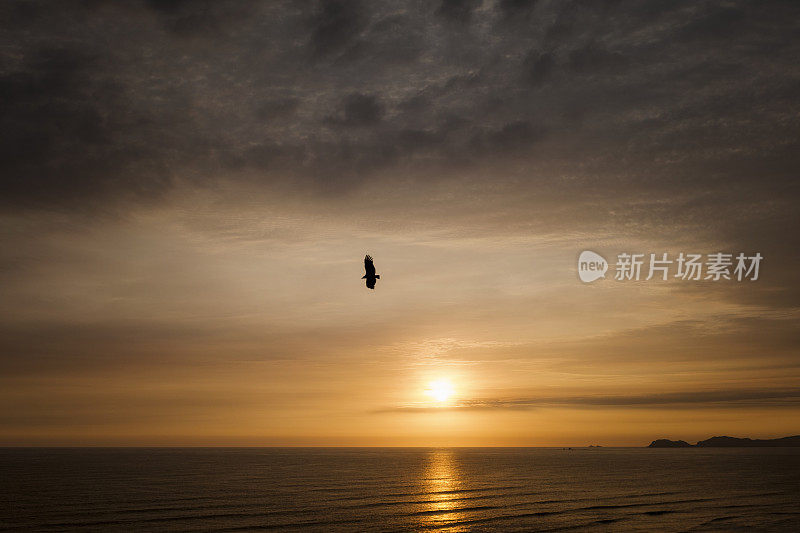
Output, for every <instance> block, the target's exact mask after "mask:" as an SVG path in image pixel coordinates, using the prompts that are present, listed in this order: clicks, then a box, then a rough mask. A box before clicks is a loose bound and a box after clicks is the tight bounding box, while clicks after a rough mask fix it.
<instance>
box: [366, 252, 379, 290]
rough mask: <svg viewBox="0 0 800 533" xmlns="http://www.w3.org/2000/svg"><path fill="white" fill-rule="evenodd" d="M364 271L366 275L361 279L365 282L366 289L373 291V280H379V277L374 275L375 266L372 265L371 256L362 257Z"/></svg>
mask: <svg viewBox="0 0 800 533" xmlns="http://www.w3.org/2000/svg"><path fill="white" fill-rule="evenodd" d="M364 270H366V271H367V273H366V274H365V275H364V277H362V278H361V279H365V280H367V287H368V288H370V289H374V288H375V280H379V279H381V277H380V276H379V275H377V274H376V273H375V265H374V264H373V263H372V256H369V255H365V256H364Z"/></svg>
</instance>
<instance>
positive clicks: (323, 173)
mask: <svg viewBox="0 0 800 533" xmlns="http://www.w3.org/2000/svg"><path fill="white" fill-rule="evenodd" d="M43 6H44V4H38V3H36V2H25V3H18V2H8V3H6V4H5V6H4V7H3V10H4V15H7V16H5V17H4V20H7V21H9V22H8V28H7V30H8V31H7V39H8V43H9V48H8V50H9V52H8V53H7V54H6V55H5V56H3V58H2V61H3V62H2V66H1V67H0V90H2V92H3V105H4V118H3V124H2V126H3V140H2V141H3V142H2V145H3V150H4V152H3V155H4V157H3V161H4V168H3V178H2V182H0V187H2V190H3V191H4V193H5V194H4V195H3V198H4V199H5V201H6V204H5V205H6V208H7V209H10V208H11V207H12V206H13V207H14V208H17V209H19V208H36V209H41V208H50V207H53V206H59V207H61V208H68V209H73V210H84V209H86V208H88V207H92V206H97V205H98V204H103V203H107V204H110V203H116V204H121V205H122V206H123V207H124V206H125V205H129V204H130V203H136V202H143V201H150V200H152V199H154V198H159V197H161V196H162V195H163V194H164V193H165V192H168V191H170V190H172V189H173V188H174V187H176V186H178V185H179V184H178V183H177V182H176V180H175V179H174V178H175V176H176V175H179V176H181V180H180V186H186V185H187V182H188V185H189V186H190V187H191V186H194V187H203V186H206V185H207V184H208V183H209V182H212V183H213V182H215V181H218V180H219V179H220V178H219V176H221V175H223V176H225V178H224V179H226V180H233V181H236V180H240V181H247V180H253V177H252V173H250V172H249V171H248V170H247V169H252V168H256V169H259V170H260V171H261V172H260V173H259V175H258V177H257V180H255V182H256V183H260V184H263V186H264V188H265V190H268V189H269V188H270V187H274V186H276V185H280V186H282V187H285V189H286V190H287V191H289V192H294V193H298V192H301V191H306V190H313V191H315V192H316V193H318V194H320V195H321V196H323V197H324V196H328V195H332V196H336V195H338V194H341V193H342V192H348V191H353V190H356V189H357V188H358V187H360V186H363V185H364V184H365V183H369V182H375V181H376V180H378V181H381V182H383V183H385V184H386V185H387V186H389V187H391V186H393V185H394V183H395V182H394V179H395V176H396V174H397V173H404V174H408V173H409V171H412V172H411V173H413V174H415V175H423V174H424V175H426V176H437V179H442V180H443V179H453V178H456V179H459V180H461V181H462V182H465V183H466V182H474V181H480V180H481V179H485V178H480V177H478V176H476V175H474V174H478V175H483V176H485V175H486V173H491V174H492V175H493V176H494V177H493V179H494V180H496V181H505V182H508V183H515V184H520V185H522V186H523V187H524V188H527V189H529V190H531V191H534V190H537V189H538V188H541V187H543V186H545V187H547V186H551V187H558V186H561V185H563V183H562V182H561V181H560V177H561V176H570V177H571V180H572V183H575V184H580V185H582V186H584V187H589V188H592V189H593V191H594V192H595V194H596V195H597V198H598V200H601V201H602V200H608V199H613V198H614V197H615V194H616V193H617V192H619V191H620V190H621V189H625V190H626V191H627V192H629V193H630V194H638V195H640V196H641V197H643V198H646V197H647V196H648V194H658V195H662V196H663V195H664V194H677V193H678V192H679V191H680V192H688V193H690V194H695V195H702V194H706V193H707V192H708V191H712V190H716V189H719V188H720V187H721V186H722V185H726V186H727V187H733V188H734V189H735V190H736V191H737V192H736V193H735V194H736V196H737V197H739V198H747V199H749V200H751V201H761V200H764V199H766V198H768V197H770V196H771V195H772V194H773V193H774V191H775V190H776V189H781V188H785V189H787V190H788V191H789V193H790V194H791V195H793V196H794V195H796V194H797V190H796V186H795V185H793V183H794V180H793V179H792V176H793V175H794V174H796V170H797V158H796V157H794V156H793V154H794V153H796V148H797V147H796V144H797V143H796V139H797V138H798V130H797V126H796V121H793V120H792V117H793V116H794V114H795V113H796V107H797V102H796V99H795V98H794V96H793V95H794V94H795V92H796V91H795V88H796V86H797V85H798V83H800V82H799V81H798V80H799V79H800V74H798V69H797V67H796V64H795V62H794V58H795V57H796V52H797V50H796V49H795V48H794V45H793V44H792V43H793V42H794V40H793V39H792V38H791V36H792V35H793V31H794V28H793V26H792V22H791V21H793V20H796V16H795V15H797V13H796V11H797V9H798V8H797V6H792V5H791V4H789V3H785V2H770V3H768V4H764V5H763V6H762V7H761V8H759V9H755V8H753V7H752V6H749V5H748V4H746V3H744V2H734V3H733V4H730V5H729V6H728V7H725V8H720V7H715V6H711V5H705V4H693V3H692V4H687V3H680V2H679V3H675V4H672V5H666V4H665V5H662V6H659V7H658V8H655V7H653V6H642V5H640V4H638V3H636V2H624V1H620V2H604V3H602V4H600V3H595V2H557V3H556V2H553V3H541V2H524V1H518V0H514V1H500V2H488V3H486V2H485V3H483V4H481V6H480V8H479V7H478V3H473V2H451V1H445V2H442V3H440V4H439V5H438V6H428V5H422V4H414V3H400V4H396V3H394V2H367V3H358V2H338V1H323V2H318V3H315V4H307V5H303V6H300V5H297V4H294V3H291V2H276V3H270V4H263V5H254V6H248V7H246V8H244V7H239V8H236V9H234V8H232V4H229V3H218V2H208V3H203V5H201V6H198V5H197V4H196V3H189V2H146V3H143V4H130V5H128V4H126V5H125V6H119V5H113V4H108V3H85V4H65V5H61V6H59V7H58V8H57V9H53V8H52V7H47V9H43ZM477 9H480V10H481V17H480V20H479V19H478V18H477V17H472V15H473V14H474V12H476V10H477ZM529 17H534V18H535V20H536V23H535V24H534V23H533V22H530V21H531V20H533V19H530V18H529ZM443 19H446V20H449V21H454V22H456V24H441V21H442V20H443ZM600 20H602V21H603V23H602V24H601V23H600V22H599V21H600ZM13 21H19V22H18V23H15V22H13ZM59 21H65V23H60V22H59ZM122 21H124V23H123V22H122ZM524 21H529V22H524ZM512 22H513V23H512ZM465 24H466V25H469V26H470V30H469V32H468V33H464V29H463V27H462V26H464V25H465ZM91 28H103V30H102V31H88V30H89V29H91ZM730 35H736V42H737V46H736V47H731V46H729V45H728V42H729V37H730ZM110 41H113V42H114V43H116V44H115V46H114V47H109V46H107V43H108V42H110ZM698 42H700V43H701V44H698ZM212 43H213V45H212ZM754 101H757V102H760V105H757V106H754V105H752V102H754ZM525 125H527V126H525ZM410 132H413V133H410ZM542 132H547V135H546V136H544V135H543V133H542ZM409 135H413V136H414V137H413V142H410V143H409V142H406V143H405V144H404V143H403V142H402V140H403V139H405V138H407V137H408V136H409ZM543 141H546V149H545V148H542V144H543ZM476 146H477V147H478V149H477V150H476ZM368 154H376V155H375V157H374V158H372V157H368ZM465 168H468V169H472V170H473V171H476V170H477V169H482V170H483V171H485V172H465ZM756 175H757V176H758V177H759V178H760V181H759V183H758V184H756V183H755V181H754V180H753V176H756ZM426 179H427V178H426ZM720 193H721V194H724V193H723V192H722V191H720ZM723 201H724V200H723V199H722V198H720V199H719V200H717V201H714V202H712V203H711V204H710V205H712V206H718V205H720V204H721V203H722V202H723ZM672 214H673V215H674V214H677V213H676V212H673V213H672Z"/></svg>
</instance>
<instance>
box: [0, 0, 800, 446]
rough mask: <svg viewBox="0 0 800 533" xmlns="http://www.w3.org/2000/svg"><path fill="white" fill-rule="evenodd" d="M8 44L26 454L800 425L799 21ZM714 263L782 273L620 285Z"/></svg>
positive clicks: (90, 37)
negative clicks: (635, 256)
mask: <svg viewBox="0 0 800 533" xmlns="http://www.w3.org/2000/svg"><path fill="white" fill-rule="evenodd" d="M0 21H2V22H0V24H2V26H3V32H2V35H1V36H0V44H1V46H0V93H1V94H2V97H1V98H0V107H2V113H0V138H1V139H2V141H0V150H2V157H0V166H1V167H2V168H0V188H2V194H0V235H2V247H0V332H1V333H0V445H188V446H192V445H248V446H249V445H254V446H262V445H263V446H271V445H365V446H371V445H380V446H406V445H412V446H417V445H419V446H443V445H453V446H487V445H496V446H506V445H508V446H553V445H555V446H559V445H565V446H575V445H588V444H602V445H636V446H638V445H646V444H648V443H649V442H650V441H651V440H653V439H656V438H661V437H667V438H675V439H685V440H688V441H691V442H694V441H696V440H699V439H705V438H708V437H710V436H712V435H719V434H727V435H735V436H742V437H744V436H750V437H754V438H755V437H761V438H767V437H779V436H785V435H794V434H798V433H800V283H798V272H799V271H800V270H799V269H800V232H798V228H800V209H799V208H798V201H800V186H799V183H798V176H800V156H798V154H800V63H798V57H800V39H799V38H798V35H800V4H798V3H795V2H788V1H777V0H774V1H766V2H746V1H730V2H702V1H699V2H698V1H689V0H687V1H674V2H667V1H650V2H644V1H630V0H615V1H577V0H570V1H563V2H562V1H547V0H539V1H533V0H527V1H526V0H497V1H496V0H484V1H480V0H461V1H458V0H444V1H443V2H438V1H437V2H422V1H406V2H400V1H396V0H391V1H390V0H385V1H366V0H365V1H363V2H361V3H357V2H334V1H323V2H316V3H314V2H279V1H276V2H263V3H259V2H252V3H251V2H224V1H212V0H209V1H202V2H188V1H180V0H173V1H150V2H146V1H143V2H124V3H122V2H119V3H114V2H104V1H85V2H70V3H66V2H64V3H62V2H59V3H47V2H36V1H8V2H3V3H2V4H0ZM583 250H593V251H595V252H597V253H599V254H602V255H603V256H604V257H606V258H607V259H608V260H609V261H610V262H611V263H612V270H610V271H609V273H608V274H607V279H604V280H598V281H596V282H593V283H582V282H581V281H580V280H579V278H578V273H577V258H578V255H579V254H580V253H581V251H583ZM720 251H723V252H727V253H733V254H738V253H739V252H744V253H746V254H748V255H752V254H755V253H756V252H759V253H760V254H761V255H762V256H763V257H764V259H763V261H762V263H761V269H760V275H759V279H758V280H757V281H749V280H745V281H741V282H738V281H735V280H732V281H727V280H720V281H716V282H715V281H688V280H680V279H671V280H669V281H660V280H656V279H653V280H650V281H638V282H636V281H617V280H615V279H613V263H614V262H615V261H616V257H617V254H619V253H622V252H627V253H646V254H649V253H657V254H661V253H669V254H670V255H671V256H677V254H678V253H680V252H685V253H699V254H704V255H705V254H710V253H714V252H720ZM367 253H369V254H371V255H372V256H373V257H374V259H375V265H376V267H377V271H378V273H379V274H380V275H381V279H380V280H379V282H378V284H377V287H376V289H375V290H374V291H371V290H369V289H367V288H366V287H365V286H364V281H363V280H361V279H360V278H361V276H362V275H363V273H364V271H363V269H364V266H363V258H364V255H365V254H367ZM432 381H438V382H439V383H440V384H441V383H445V384H447V386H449V387H451V388H452V394H451V395H450V396H449V397H448V398H446V399H443V400H439V399H437V398H436V397H435V395H434V394H431V390H430V389H431V382H432Z"/></svg>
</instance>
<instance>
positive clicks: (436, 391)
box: [425, 379, 453, 402]
mask: <svg viewBox="0 0 800 533" xmlns="http://www.w3.org/2000/svg"><path fill="white" fill-rule="evenodd" d="M425 394H427V395H428V396H431V397H432V398H433V399H434V400H436V401H437V402H446V401H447V400H449V399H450V397H451V396H453V385H452V383H450V381H449V380H447V379H437V380H435V381H431V382H430V383H429V384H428V388H427V389H425Z"/></svg>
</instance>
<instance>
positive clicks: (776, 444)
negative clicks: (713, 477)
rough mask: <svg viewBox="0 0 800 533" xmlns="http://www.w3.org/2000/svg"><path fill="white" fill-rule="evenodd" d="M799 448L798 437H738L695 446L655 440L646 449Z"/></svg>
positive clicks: (718, 439)
mask: <svg viewBox="0 0 800 533" xmlns="http://www.w3.org/2000/svg"><path fill="white" fill-rule="evenodd" d="M791 446H798V447H800V435H795V436H793V437H782V438H780V439H740V438H738V437H711V438H710V439H706V440H701V441H700V442H698V443H697V444H689V443H688V442H686V441H685V440H669V439H657V440H654V441H653V442H651V443H650V445H649V446H648V448H786V447H791Z"/></svg>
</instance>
